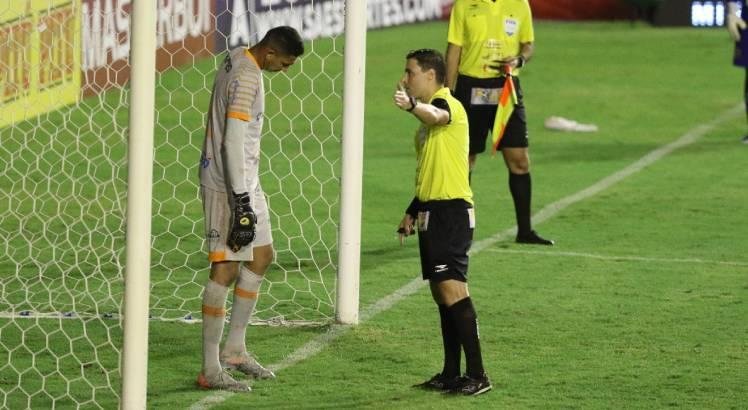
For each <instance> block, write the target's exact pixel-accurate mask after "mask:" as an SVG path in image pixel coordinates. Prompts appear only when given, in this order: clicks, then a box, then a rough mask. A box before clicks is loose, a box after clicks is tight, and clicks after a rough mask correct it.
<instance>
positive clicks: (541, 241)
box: [516, 231, 553, 246]
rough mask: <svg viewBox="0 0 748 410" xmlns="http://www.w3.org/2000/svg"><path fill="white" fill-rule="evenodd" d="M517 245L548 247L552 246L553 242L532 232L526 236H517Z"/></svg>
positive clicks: (525, 234)
mask: <svg viewBox="0 0 748 410" xmlns="http://www.w3.org/2000/svg"><path fill="white" fill-rule="evenodd" d="M516 242H517V243H525V244H528V245H548V246H552V245H553V241H552V240H550V239H545V238H542V237H541V236H540V235H538V233H537V232H535V231H530V232H527V233H524V234H519V233H518V234H517V239H516Z"/></svg>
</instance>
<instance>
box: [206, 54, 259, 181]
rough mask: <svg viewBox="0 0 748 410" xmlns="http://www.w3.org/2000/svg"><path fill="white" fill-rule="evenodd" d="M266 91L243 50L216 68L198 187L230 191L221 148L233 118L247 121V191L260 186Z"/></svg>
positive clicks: (227, 57) (250, 59)
mask: <svg viewBox="0 0 748 410" xmlns="http://www.w3.org/2000/svg"><path fill="white" fill-rule="evenodd" d="M264 110H265V90H264V87H263V84H262V70H261V69H260V67H259V65H258V64H257V61H256V60H255V59H254V57H253V56H252V54H251V53H250V52H249V50H247V49H246V48H243V47H239V48H235V49H233V50H231V51H230V52H229V54H228V55H227V56H226V59H225V60H224V61H223V63H222V64H221V65H220V66H219V67H218V71H217V73H216V79H215V83H214V85H213V94H212V95H211V99H210V110H209V111H208V123H207V126H206V127H205V141H204V142H203V152H202V155H201V157H200V184H201V185H202V186H204V187H207V188H210V189H213V190H215V191H219V192H230V191H231V189H230V187H229V186H228V181H227V178H226V172H225V168H224V166H225V162H224V158H223V155H222V154H223V152H224V150H223V148H224V147H223V145H224V137H225V132H226V121H227V120H228V119H229V118H235V119H238V120H241V121H245V122H247V127H246V133H247V134H246V136H245V137H246V139H245V140H244V144H243V145H244V152H245V158H246V162H245V163H244V164H242V165H241V166H243V167H245V170H244V171H245V172H243V173H242V174H244V175H247V176H248V178H249V181H247V184H248V186H249V192H254V191H255V190H256V189H257V188H258V186H259V179H258V174H259V165H260V139H261V137H262V123H263V112H264Z"/></svg>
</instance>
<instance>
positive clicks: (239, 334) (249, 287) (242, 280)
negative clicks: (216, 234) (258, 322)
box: [223, 266, 263, 355]
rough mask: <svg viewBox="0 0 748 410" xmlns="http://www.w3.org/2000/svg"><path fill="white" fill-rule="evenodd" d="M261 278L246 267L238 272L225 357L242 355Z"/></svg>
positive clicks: (224, 349)
mask: <svg viewBox="0 0 748 410" xmlns="http://www.w3.org/2000/svg"><path fill="white" fill-rule="evenodd" d="M262 279H263V277H262V276H261V275H258V274H256V273H254V272H252V271H251V270H249V269H248V268H247V267H245V266H242V267H241V270H240V271H239V279H238V280H237V281H236V287H235V288H234V304H233V305H232V306H231V321H230V322H229V336H228V337H227V338H226V344H225V345H224V348H223V351H224V354H226V355H235V354H241V353H244V352H245V351H246V350H247V348H246V345H245V342H244V339H245V337H246V334H247V325H248V324H249V319H250V318H251V317H252V313H253V312H254V310H255V306H256V305H257V298H258V297H259V294H260V285H262Z"/></svg>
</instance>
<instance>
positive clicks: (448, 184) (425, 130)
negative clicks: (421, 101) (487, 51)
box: [415, 87, 473, 204]
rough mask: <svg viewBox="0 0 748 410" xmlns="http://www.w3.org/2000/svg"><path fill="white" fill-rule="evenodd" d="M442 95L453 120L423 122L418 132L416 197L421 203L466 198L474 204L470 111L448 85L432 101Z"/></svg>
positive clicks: (416, 139)
mask: <svg viewBox="0 0 748 410" xmlns="http://www.w3.org/2000/svg"><path fill="white" fill-rule="evenodd" d="M439 98H441V99H443V100H446V101H447V104H448V105H449V111H450V114H451V119H450V122H449V123H447V124H445V125H434V126H431V127H426V126H425V125H421V128H419V130H418V132H417V133H416V138H415V144H416V153H417V155H418V168H417V169H416V197H417V198H418V199H419V200H420V201H422V202H425V201H436V200H447V199H464V200H465V201H467V202H468V203H470V204H472V203H473V191H472V190H471V189H470V183H469V181H468V153H469V152H468V151H469V137H468V120H467V114H466V113H465V109H464V108H463V107H462V104H460V102H459V101H457V99H455V98H454V97H452V94H451V93H450V92H449V88H446V87H444V88H441V89H439V90H438V91H437V92H436V93H435V94H434V95H433V96H432V97H431V99H430V100H429V103H431V102H432V101H434V100H436V99H439Z"/></svg>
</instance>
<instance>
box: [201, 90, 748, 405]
mask: <svg viewBox="0 0 748 410" xmlns="http://www.w3.org/2000/svg"><path fill="white" fill-rule="evenodd" d="M743 110H744V106H743V104H739V105H736V106H735V107H733V108H730V109H728V110H727V111H725V112H723V113H722V114H720V115H719V116H718V117H717V118H715V119H714V120H712V121H710V122H708V123H706V124H702V125H699V126H696V127H694V128H692V129H691V130H689V131H688V132H686V133H685V134H683V135H682V136H680V137H679V138H678V139H677V140H675V141H673V142H671V143H669V144H665V145H663V146H661V147H659V148H657V149H655V150H654V151H651V152H650V153H648V154H647V155H645V156H643V157H642V158H640V159H639V160H638V161H636V162H634V163H633V164H631V165H629V166H627V167H626V168H623V169H622V170H620V171H618V172H616V173H614V174H611V175H609V176H607V177H605V178H603V179H601V180H600V181H598V182H596V183H594V184H592V185H590V186H589V187H587V188H585V189H583V190H581V191H579V192H577V193H574V194H572V195H569V196H567V197H565V198H562V199H560V200H558V201H556V202H553V203H551V204H549V205H547V206H546V207H545V208H543V209H541V210H540V211H539V212H537V213H536V214H534V215H533V217H532V220H533V224H536V225H537V224H539V223H541V222H543V221H546V220H548V219H550V218H552V217H553V216H555V215H556V214H557V213H559V212H561V211H562V210H564V209H565V208H567V207H569V206H571V205H573V204H575V203H577V202H579V201H582V200H584V199H587V198H590V197H592V196H594V195H596V194H598V193H600V192H601V191H604V190H605V189H608V188H610V187H611V186H613V185H615V184H616V183H618V182H620V181H622V180H623V179H625V178H626V177H629V176H631V175H633V174H635V173H637V172H639V171H641V170H642V169H644V168H645V167H647V166H648V165H651V164H653V163H654V162H656V161H658V160H660V159H661V158H662V157H664V156H666V155H668V154H670V153H671V152H673V151H675V150H677V149H679V148H683V147H685V146H687V145H690V144H693V143H694V142H696V141H697V140H698V139H699V138H701V137H703V136H704V135H705V134H706V133H707V132H709V131H711V130H713V129H714V128H716V127H717V126H719V125H721V124H722V123H724V122H725V121H728V120H730V119H732V118H733V117H735V116H737V115H738V114H741V113H742V112H743ZM736 144H737V142H736ZM515 230H516V227H511V228H508V229H505V230H503V231H500V232H498V233H496V234H494V235H492V236H490V237H488V238H485V239H482V240H480V241H476V242H475V243H473V246H472V249H471V251H470V254H471V255H475V254H477V253H478V252H481V251H483V250H485V249H486V248H488V247H490V246H491V245H493V244H495V243H496V242H498V241H500V240H502V239H504V238H507V237H511V236H512V235H514V233H515ZM424 286H426V282H425V281H423V280H422V279H421V278H420V277H417V278H415V279H413V280H412V281H410V282H408V283H407V284H406V285H405V286H403V287H401V288H400V289H398V290H396V291H395V292H393V293H392V294H390V295H388V296H385V297H384V298H382V299H380V300H378V301H377V302H375V303H374V304H372V305H369V306H366V307H365V308H364V309H362V311H361V315H360V324H363V323H364V322H366V321H368V320H369V319H371V318H373V317H374V316H376V315H377V314H379V313H381V312H383V311H385V310H388V309H389V308H391V307H392V306H394V305H395V304H396V303H398V302H399V301H401V300H403V299H405V298H406V297H408V296H410V295H412V294H413V293H415V292H416V291H418V290H419V289H421V288H423V287H424ZM350 329H351V326H350V325H333V326H332V327H331V328H330V330H329V331H328V332H327V333H325V334H322V335H319V336H317V337H315V338H314V339H312V340H310V341H309V342H307V343H305V344H304V345H303V346H301V347H299V348H298V349H296V350H295V351H294V352H292V353H291V354H290V355H288V357H287V358H285V359H283V360H282V361H280V362H279V363H275V364H272V365H270V366H269V367H270V368H271V369H273V371H275V372H279V371H281V370H283V369H285V368H288V367H291V366H293V365H294V364H296V363H298V362H300V361H302V360H306V359H308V358H310V357H312V356H314V355H315V354H317V353H319V352H320V351H322V349H324V348H325V347H326V346H327V345H328V344H330V342H332V341H334V340H335V339H337V338H338V337H340V336H342V335H344V334H345V333H347V332H348V330H350ZM234 394H236V393H227V392H216V393H214V394H211V395H210V396H207V397H205V398H203V399H202V400H200V401H198V402H197V403H195V404H193V405H192V406H190V409H191V410H205V409H209V408H210V407H211V406H213V405H217V404H220V403H222V402H223V401H224V400H226V399H227V398H229V397H231V396H232V395H234Z"/></svg>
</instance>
